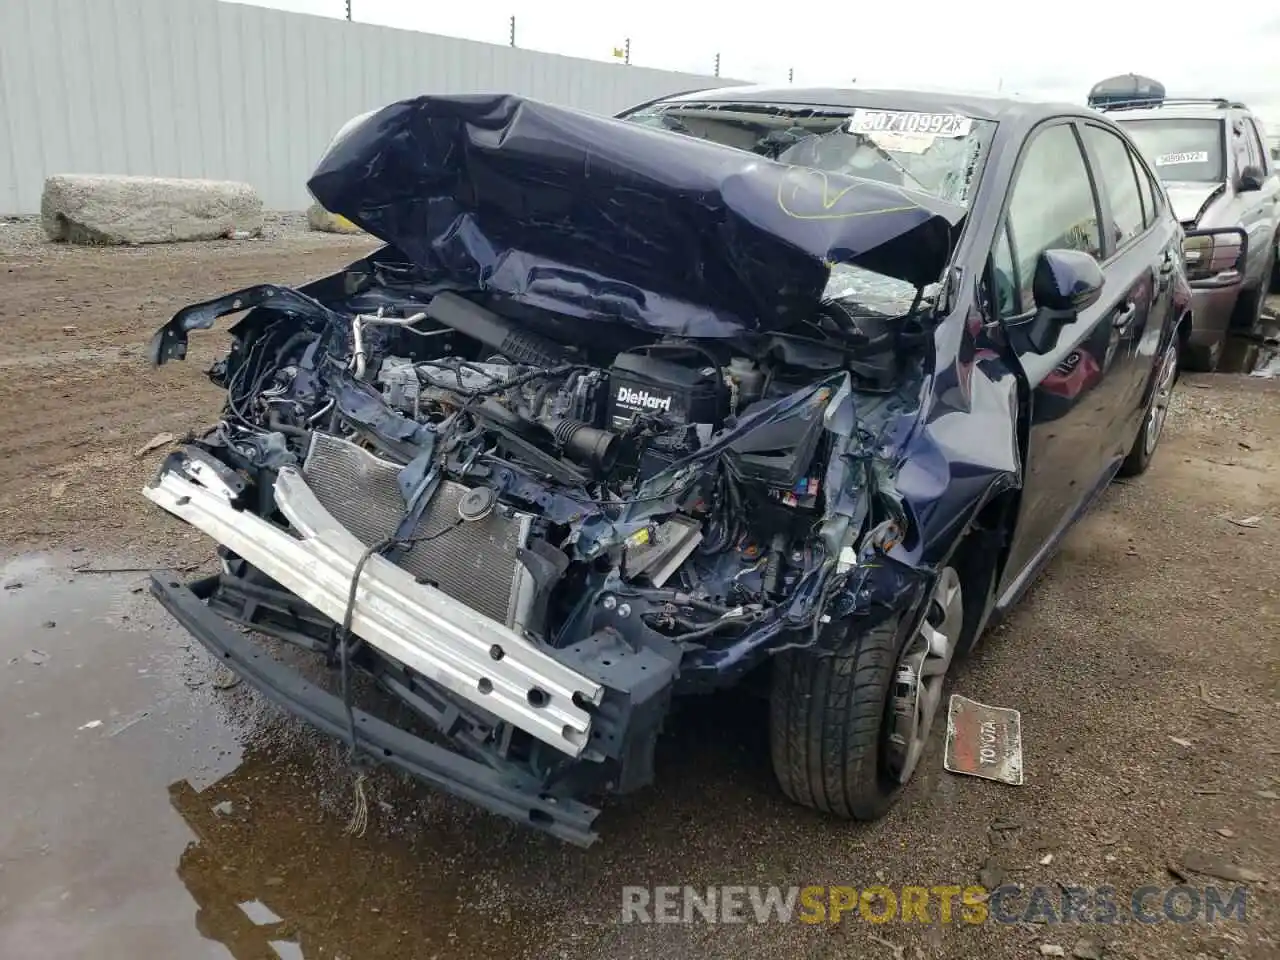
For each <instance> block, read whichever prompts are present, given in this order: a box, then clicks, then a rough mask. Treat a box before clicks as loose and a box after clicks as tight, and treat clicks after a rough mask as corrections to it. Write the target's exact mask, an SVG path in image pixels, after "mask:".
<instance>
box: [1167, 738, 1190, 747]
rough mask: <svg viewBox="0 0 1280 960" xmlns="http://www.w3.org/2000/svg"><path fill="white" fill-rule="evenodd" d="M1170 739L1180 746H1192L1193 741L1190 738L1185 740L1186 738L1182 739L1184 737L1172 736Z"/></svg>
mask: <svg viewBox="0 0 1280 960" xmlns="http://www.w3.org/2000/svg"><path fill="white" fill-rule="evenodd" d="M1169 739H1170V740H1172V741H1173V742H1174V743H1176V744H1177V745H1178V746H1180V747H1189V746H1191V741H1190V740H1184V739H1182V737H1170V738H1169Z"/></svg>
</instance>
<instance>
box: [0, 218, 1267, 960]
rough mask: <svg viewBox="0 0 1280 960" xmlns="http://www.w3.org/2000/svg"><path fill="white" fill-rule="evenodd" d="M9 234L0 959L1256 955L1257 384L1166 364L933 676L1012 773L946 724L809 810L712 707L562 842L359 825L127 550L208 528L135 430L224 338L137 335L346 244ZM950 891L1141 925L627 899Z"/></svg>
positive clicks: (395, 791) (316, 745) (755, 741)
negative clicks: (952, 751) (628, 912)
mask: <svg viewBox="0 0 1280 960" xmlns="http://www.w3.org/2000/svg"><path fill="white" fill-rule="evenodd" d="M28 228H29V225H27V224H22V223H16V224H15V223H5V224H3V225H0V294H2V295H0V329H2V330H4V332H5V337H4V338H3V342H2V343H0V410H3V411H4V413H3V418H2V419H0V423H2V424H3V427H4V429H3V431H2V432H0V538H2V540H0V583H2V584H3V586H4V588H5V589H3V590H2V591H0V617H2V618H3V620H4V622H5V625H6V629H5V630H4V631H0V806H2V807H3V809H4V811H5V816H4V817H3V818H0V956H4V957H28V956H31V957H34V956H39V957H42V958H49V960H55V958H64V957H65V958H71V957H83V956H94V957H98V958H115V957H137V956H175V957H226V956H234V957H236V958H238V960H247V958H254V960H256V958H259V957H293V956H306V957H327V958H336V957H346V958H366V957H370V958H380V957H397V958H399V957H415V958H416V957H423V958H429V957H437V958H440V960H447V958H454V957H479V956H486V957H529V958H547V960H557V958H587V960H590V958H606V957H649V956H654V955H663V956H667V957H670V958H672V960H675V958H683V957H703V956H714V957H721V956H723V957H740V956H761V957H784V956H806V957H859V958H868V960H874V958H884V960H893V958H895V957H901V958H903V960H917V958H920V957H929V958H932V957H945V958H952V957H954V958H972V957H984V958H988V960H1006V958H1008V960H1013V958H1023V957H1038V956H1064V955H1065V956H1068V957H1071V956H1076V957H1088V956H1094V955H1097V956H1102V957H1107V958H1132V960H1139V958H1141V960H1173V958H1184V957H1185V958H1210V957H1212V958H1218V957H1242V958H1243V957H1247V958H1264V957H1266V958H1274V957H1276V956H1280V903H1278V902H1277V896H1276V892H1275V891H1276V885H1277V884H1280V737H1278V736H1277V733H1280V722H1278V719H1280V717H1278V714H1280V643H1278V642H1277V640H1276V633H1277V628H1278V627H1280V577H1278V576H1277V570H1280V385H1278V384H1276V383H1275V382H1274V381H1265V380H1260V379H1252V378H1248V377H1242V376H1216V377H1188V378H1185V379H1184V380H1183V382H1182V384H1181V385H1180V387H1179V389H1178V392H1177V394H1176V397H1175V403H1174V407H1173V412H1172V416H1171V421H1170V424H1169V427H1168V430H1167V432H1166V435H1165V438H1164V441H1163V446H1162V449H1161V450H1160V452H1159V454H1158V456H1157V458H1156V462H1155V464H1154V466H1153V468H1152V470H1151V472H1150V473H1149V474H1148V475H1147V476H1145V477H1143V478H1141V479H1138V480H1135V481H1130V482H1124V483H1122V484H1117V485H1115V486H1114V487H1113V488H1112V489H1111V490H1109V491H1108V492H1107V494H1106V495H1105V496H1104V497H1103V499H1102V501H1101V502H1100V503H1099V504H1098V506H1097V507H1096V509H1095V510H1094V511H1093V512H1092V513H1091V515H1090V516H1088V517H1087V518H1086V519H1085V520H1084V521H1083V522H1082V523H1081V524H1080V525H1079V526H1078V527H1077V528H1076V529H1075V530H1074V531H1073V532H1072V533H1071V535H1070V536H1069V537H1068V539H1067V542H1066V544H1065V546H1064V547H1063V549H1062V551H1061V553H1060V554H1059V556H1058V557H1057V558H1056V559H1055V560H1054V561H1053V563H1052V565H1051V566H1050V568H1049V570H1048V571H1047V572H1046V574H1045V575H1044V576H1043V577H1042V578H1041V580H1040V582H1039V583H1038V584H1037V585H1036V586H1035V587H1034V588H1033V590H1032V591H1031V593H1030V595H1029V596H1028V597H1027V598H1026V600H1025V601H1024V602H1023V604H1022V605H1021V606H1020V608H1019V609H1018V610H1017V611H1016V613H1015V614H1014V615H1013V616H1012V617H1011V618H1010V619H1009V620H1008V621H1006V622H1005V623H1004V624H1002V625H1000V626H999V627H998V628H997V629H996V630H995V631H994V632H993V633H992V634H991V635H990V636H989V638H988V639H987V641H986V642H985V643H984V645H983V646H982V647H981V648H980V649H979V650H978V651H977V653H976V654H975V655H974V656H973V657H972V658H971V659H970V660H968V661H967V662H965V663H964V664H962V665H961V666H959V667H958V669H957V670H956V674H955V678H954V690H955V691H956V692H959V693H963V694H965V695H966V696H969V697H972V698H974V699H977V700H980V701H983V702H987V703H994V704H1001V705H1005V706H1011V707H1016V708H1018V709H1020V710H1021V711H1022V723H1023V736H1024V739H1025V762H1026V770H1027V783H1026V785H1025V786H1023V787H1006V786H1002V785H998V784H994V783H989V782H985V781H979V780H973V779H965V778H960V777H955V776H952V775H949V774H946V773H945V772H943V771H942V769H941V749H940V743H938V744H935V748H934V750H933V751H932V752H931V753H930V755H929V756H928V757H927V758H926V760H925V761H924V762H923V764H922V767H921V772H920V774H919V775H918V777H917V779H916V781H915V782H914V783H913V784H912V786H911V787H910V788H909V789H908V791H907V793H906V796H905V797H904V799H903V801H902V803H901V804H900V805H899V806H898V807H897V808H896V809H895V810H894V811H893V812H892V813H891V814H890V815H889V816H888V817H886V818H885V819H884V820H883V821H881V822H879V823H874V824H866V825H859V824H848V823H841V822H835V821H832V820H828V819H824V818H822V817H820V816H817V815H815V814H812V813H810V812H807V811H805V810H801V809H798V808H796V807H794V806H791V805H789V804H788V803H786V802H785V801H784V800H783V799H782V797H781V795H780V793H779V791H778V789H777V787H776V786H775V784H774V783H773V781H772V776H771V773H770V771H769V766H768V754H767V748H766V745H767V739H766V731H765V712H764V710H763V709H762V708H761V706H760V705H759V704H758V703H756V702H755V701H752V700H750V699H748V698H745V697H726V698H717V699H711V700H707V701H702V702H698V703H696V704H693V705H692V706H691V707H690V708H689V709H688V711H687V713H686V714H685V715H684V716H683V717H682V718H681V719H680V722H678V723H677V724H674V725H673V726H674V729H673V731H672V733H671V735H670V736H669V737H668V738H667V740H666V742H665V743H664V744H663V746H662V749H661V753H660V757H659V770H660V783H659V785H658V786H656V787H655V788H653V789H651V790H648V791H645V792H644V793H642V794H640V795H637V796H634V797H630V798H627V799H625V800H620V801H616V802H613V803H610V804H609V805H608V806H607V808H606V811H605V814H604V815H603V816H602V817H601V820H600V823H599V826H600V828H601V830H602V832H603V840H602V841H601V842H600V843H599V844H597V845H596V846H595V847H594V848H592V849H590V850H586V851H582V850H577V849H572V848H568V847H565V846H563V845H560V844H557V843H556V842H554V841H551V840H549V839H547V838H545V837H542V836H540V835H536V834H533V833H530V832H528V831H524V830H522V829H519V828H517V827H515V826H512V825H510V824H507V823H506V822H505V821H500V820H497V819H495V818H493V817H491V816H489V815H487V814H483V813H480V812H478V811H476V810H473V809H471V808H468V807H466V806H465V805H462V804H460V803H456V802H454V801H452V800H449V799H447V798H443V797H441V796H439V795H437V794H435V793H433V792H432V791H430V790H428V789H427V788H425V787H421V786H419V785H416V784H414V783H411V782H406V781H405V780H403V779H401V778H399V777H396V776H392V775H390V774H388V773H386V772H377V773H375V774H374V775H373V776H372V777H371V778H370V781H369V784H368V797H369V809H370V818H369V819H370V823H369V829H368V831H367V832H366V833H365V835H364V836H362V837H353V836H349V835H347V834H346V833H345V832H344V829H343V828H344V826H345V824H346V822H347V818H348V816H349V814H350V811H351V797H352V793H351V787H352V778H351V774H350V772H349V771H348V770H347V769H346V768H345V766H344V765H343V763H342V762H341V750H340V747H339V746H338V745H336V744H333V743H331V742H329V741H327V740H325V739H323V738H321V737H319V736H317V735H315V734H314V733H312V732H310V731H308V730H307V729H305V728H304V727H302V726H301V725H300V724H298V723H297V722H295V721H293V720H290V719H288V718H285V717H282V716H281V715H280V714H279V713H278V712H277V711H276V710H274V709H273V708H272V707H270V706H269V705H266V704H264V703H263V701H262V700H261V699H260V698H259V697H257V696H256V695H255V694H253V693H252V692H251V691H248V690H246V689H245V688H244V686H243V685H234V684H230V683H229V682H228V678H227V677H226V676H224V675H222V674H221V673H220V672H219V671H218V670H217V669H216V667H215V666H214V665H212V664H211V663H210V662H209V659H208V658H207V656H206V655H205V654H204V652H203V650H202V649H201V648H200V647H199V645H198V644H195V643H194V642H193V641H192V640H191V639H190V638H189V637H187V636H185V635H184V634H183V633H182V631H181V630H179V629H177V628H176V627H175V626H174V625H173V624H172V623H171V622H169V621H168V619H167V618H166V617H165V616H164V615H163V614H161V613H160V612H159V611H158V610H157V608H156V607H155V605H154V604H153V603H152V602H151V601H150V600H149V599H148V598H147V596H146V595H145V593H144V592H143V590H142V587H143V584H144V582H145V578H144V577H143V576H142V575H141V574H140V573H138V572H134V571H133V570H132V569H131V568H148V567H150V566H152V565H167V566H177V567H182V568H187V569H195V568H196V567H197V566H199V565H200V564H202V563H204V562H206V561H207V559H208V556H209V545H208V544H207V543H206V542H204V541H203V540H201V539H199V538H197V537H195V536H191V535H188V534H187V532H186V531H185V530H184V529H182V528H181V527H180V526H179V525H178V524H176V523H174V522H171V521H169V520H168V519H167V518H166V517H165V516H164V515H162V514H161V513H160V512H159V511H157V510H156V509H154V508H152V507H151V506H150V505H149V504H148V503H146V501H144V500H143V499H142V498H141V497H140V496H139V495H138V489H139V487H140V486H141V485H142V483H143V482H144V481H145V479H146V478H147V476H148V475H149V474H150V473H151V472H152V471H153V470H154V469H155V467H156V465H157V463H158V462H159V461H160V459H161V458H162V457H163V456H164V451H165V449H166V446H165V445H164V444H161V445H160V446H158V447H156V448H155V449H151V450H148V451H147V452H140V451H142V450H143V448H144V447H147V446H149V445H150V444H149V442H150V441H152V440H153V439H155V438H156V437H157V435H161V434H171V435H173V436H174V437H177V438H180V437H182V436H183V435H184V434H185V433H186V432H187V431H189V430H192V429H196V428H199V427H201V426H203V425H204V424H206V423H207V422H208V421H209V420H210V418H211V417H212V416H214V415H215V414H216V412H217V410H218V408H219V405H220V402H221V400H220V396H219V394H218V392H217V391H216V390H214V389H213V388H212V387H211V386H210V385H209V384H208V383H207V381H206V380H205V379H204V377H203V375H202V370H203V368H204V367H206V366H207V365H208V363H209V362H210V361H211V360H213V359H214V358H215V357H216V356H218V355H219V354H220V352H221V351H222V350H223V349H224V347H225V338H224V336H222V335H221V334H211V335H203V336H196V337H193V338H192V351H191V358H190V361H189V362H188V363H185V364H173V365H170V366H166V367H165V368H163V369H161V370H158V371H157V370H152V369H150V368H149V367H148V366H147V365H146V363H145V360H144V356H145V351H146V345H147V342H148V340H149V338H150V336H151V334H152V332H153V331H154V330H155V328H156V327H157V326H159V325H160V324H161V323H162V322H163V321H164V320H166V319H167V318H168V317H169V316H170V315H171V314H172V313H173V312H174V311H175V310H176V309H177V308H178V307H180V306H182V305H184V304H186V303H188V302H191V301H195V300H200V299H205V298H208V297H212V296H214V295H217V294H220V293H224V292H227V291H229V290H232V289H235V288H237V287H240V286H245V285H248V284H251V283H254V282H259V281H278V282H299V281H302V280H304V279H306V278H309V277H314V276H318V275H321V274H324V273H326V272H329V271H331V270H332V269H333V268H335V267H337V266H338V265H340V264H342V263H344V262H347V261H349V260H352V259H354V258H355V257H357V256H359V255H360V253H361V252H362V251H364V250H366V249H368V241H366V240H365V239H363V238H359V237H341V236H332V235H320V234H309V233H306V232H304V231H303V230H302V229H300V228H299V227H298V224H297V223H296V222H295V221H279V222H275V223H273V224H270V225H269V228H268V233H267V237H266V239H263V240H256V241H224V242H218V243H213V244H201V245H181V246H171V247H157V248H149V249H118V250H90V249H75V248H65V247H55V246H51V245H49V244H45V243H42V242H40V241H39V240H38V239H37V238H33V237H31V236H29V235H28V232H29V230H28ZM89 570H118V571H121V572H117V573H90V572H87V571H89ZM1224 875H1225V876H1224ZM1215 877H1217V878H1215ZM979 882H982V883H985V884H986V885H987V886H991V885H994V884H997V883H1000V882H1004V883H1014V884H1019V885H1021V886H1022V887H1023V888H1024V889H1027V888H1031V887H1039V888H1040V889H1042V890H1043V891H1044V892H1045V893H1046V894H1048V895H1049V896H1051V897H1052V898H1053V902H1054V904H1060V899H1059V898H1060V896H1061V895H1062V891H1063V889H1064V888H1066V887H1073V886H1083V887H1086V888H1090V889H1096V888H1098V887H1110V888H1113V889H1114V891H1115V893H1114V894H1113V898H1114V900H1115V902H1116V903H1117V905H1118V908H1119V911H1118V912H1119V913H1120V915H1121V919H1122V920H1125V918H1126V917H1127V916H1128V914H1129V909H1128V908H1129V905H1130V898H1131V895H1132V894H1133V892H1134V891H1140V890H1142V888H1144V887H1153V888H1160V892H1159V893H1156V894H1149V895H1148V896H1147V898H1146V900H1145V901H1144V903H1145V905H1146V906H1147V908H1148V909H1149V910H1150V911H1151V914H1153V915H1155V916H1156V918H1157V919H1158V920H1159V921H1160V922H1154V923H1143V922H1135V921H1133V920H1132V919H1127V920H1126V921H1125V922H1119V923H1114V924H1091V925H1081V924H1072V925H1065V924H1054V923H1034V922H1023V923H1002V922H995V921H994V920H989V921H988V922H986V923H983V924H978V925H971V924H967V923H964V922H952V923H941V922H938V921H939V911H938V901H937V899H936V898H935V899H934V900H933V901H931V908H930V909H931V914H930V915H931V917H932V919H933V920H934V921H935V922H933V923H930V924H921V923H918V922H912V923H902V922H900V921H899V920H898V919H894V920H891V921H890V922H887V923H882V924H872V923H870V922H868V921H866V920H864V919H861V918H860V917H859V916H858V911H857V910H854V911H853V912H851V913H849V914H846V916H845V918H844V921H843V922H841V923H839V924H830V923H822V924H814V925H809V924H802V923H798V922H791V923H776V922H769V923H764V924H761V923H756V922H754V920H753V921H750V922H746V923H737V924H724V923H722V924H709V923H705V922H702V921H700V920H695V922H693V923H691V924H684V923H664V924H639V923H628V924H622V923H620V922H619V918H620V916H621V906H622V900H623V892H622V891H623V887H625V886H629V885H640V886H646V887H647V886H655V885H674V886H683V885H690V886H692V887H695V888H701V889H702V890H704V891H705V888H707V887H708V886H713V885H714V886H723V885H738V886H747V887H750V886H753V885H759V886H769V885H780V886H784V887H790V886H801V887H803V886H808V885H824V886H825V885H850V886H853V887H857V888H864V887H866V886H868V885H884V886H887V887H889V888H891V889H897V890H900V888H901V887H903V886H908V885H911V886H915V885H921V886H926V887H936V886H949V885H955V886H959V887H964V886H968V885H972V884H976V883H979ZM1183 882H1185V884H1186V885H1187V886H1189V887H1191V888H1193V890H1194V891H1195V895H1196V896H1197V897H1203V896H1205V888H1206V887H1207V886H1209V885H1215V886H1217V887H1218V888H1220V890H1222V891H1223V892H1224V893H1229V892H1230V890H1231V888H1233V887H1234V886H1236V885H1237V884H1239V885H1241V886H1243V887H1244V888H1245V889H1246V891H1247V900H1246V916H1245V922H1243V923H1240V922H1237V921H1222V920H1219V921H1218V922H1216V923H1206V922H1204V920H1203V901H1200V903H1201V911H1200V913H1199V915H1198V916H1197V918H1196V919H1195V920H1194V921H1193V922H1189V923H1177V922H1172V921H1170V920H1167V919H1165V918H1164V916H1163V907H1162V904H1163V902H1164V900H1163V898H1164V890H1165V889H1167V888H1169V887H1171V886H1174V885H1177V884H1179V883H1183ZM1176 896H1177V897H1180V898H1181V899H1175V901H1174V905H1175V907H1177V908H1178V910H1179V911H1180V912H1181V913H1182V914H1183V915H1186V914H1188V913H1189V912H1191V911H1190V904H1191V900H1190V899H1189V898H1190V896H1191V894H1189V893H1187V892H1185V891H1184V892H1183V893H1181V894H1178V895H1176ZM1027 905H1028V898H1027V897H1026V896H1023V897H1022V898H1021V899H1015V900H1011V901H1009V904H1008V905H1006V909H1005V912H1006V914H1007V913H1009V912H1012V913H1015V914H1019V915H1022V914H1023V913H1025V912H1026V911H1027ZM1093 907H1094V909H1091V910H1090V911H1089V912H1088V915H1089V916H1090V917H1093V918H1096V917H1097V915H1098V909H1096V908H1097V907H1098V902H1097V900H1096V897H1095V900H1094V901H1093ZM747 913H748V915H750V914H751V911H750V909H749V908H748V911H747ZM695 916H696V914H695ZM1024 919H1026V920H1028V921H1030V920H1033V919H1037V918H1035V917H1030V916H1027V917H1025V918H1024ZM1038 919H1045V917H1044V916H1043V915H1042V916H1040V917H1039V918H1038ZM273 944H274V945H273ZM1055 948H1061V952H1059V951H1058V950H1057V949H1055Z"/></svg>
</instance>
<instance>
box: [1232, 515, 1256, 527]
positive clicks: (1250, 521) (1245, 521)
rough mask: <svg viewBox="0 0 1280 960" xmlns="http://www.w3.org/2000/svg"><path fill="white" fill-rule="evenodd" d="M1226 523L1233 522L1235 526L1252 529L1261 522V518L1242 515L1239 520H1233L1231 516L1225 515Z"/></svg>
mask: <svg viewBox="0 0 1280 960" xmlns="http://www.w3.org/2000/svg"><path fill="white" fill-rule="evenodd" d="M1227 523H1234V524H1235V525H1236V526H1237V527H1248V528H1249V529H1250V530H1252V529H1253V528H1254V527H1256V526H1258V525H1259V524H1260V523H1262V518H1261V517H1257V516H1254V517H1243V518H1241V519H1239V520H1233V519H1232V518H1231V517H1227Z"/></svg>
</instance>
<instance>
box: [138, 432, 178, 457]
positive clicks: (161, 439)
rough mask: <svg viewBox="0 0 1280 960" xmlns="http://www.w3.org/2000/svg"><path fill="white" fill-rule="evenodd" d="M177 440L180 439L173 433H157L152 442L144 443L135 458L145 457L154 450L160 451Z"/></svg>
mask: <svg viewBox="0 0 1280 960" xmlns="http://www.w3.org/2000/svg"><path fill="white" fill-rule="evenodd" d="M177 439H178V438H177V437H175V436H174V435H173V434H172V433H157V434H156V435H155V436H154V437H152V438H151V439H150V440H148V441H147V442H146V443H144V444H143V445H142V446H141V447H139V448H138V449H137V451H136V452H135V453H134V456H135V457H145V456H146V455H147V454H148V453H150V452H151V451H152V450H159V449H160V448H161V447H163V446H164V445H165V444H166V443H173V441H175V440H177Z"/></svg>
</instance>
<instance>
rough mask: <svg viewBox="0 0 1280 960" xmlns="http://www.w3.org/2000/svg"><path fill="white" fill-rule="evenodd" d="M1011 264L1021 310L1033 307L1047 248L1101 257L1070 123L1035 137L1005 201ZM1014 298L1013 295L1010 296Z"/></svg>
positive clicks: (1082, 163)
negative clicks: (1034, 285)
mask: <svg viewBox="0 0 1280 960" xmlns="http://www.w3.org/2000/svg"><path fill="white" fill-rule="evenodd" d="M1008 227H1009V239H1010V240H1011V241H1012V243H1011V247H1012V249H1011V250H1010V254H1011V256H1010V258H1009V259H1010V261H1011V263H1010V265H1011V266H1012V268H1013V271H1014V274H1015V277H1016V279H1015V280H1014V283H1015V284H1016V288H1017V289H1018V291H1019V292H1020V296H1019V297H1018V298H1016V300H1014V301H1013V302H1018V303H1020V305H1021V309H1022V310H1029V309H1030V308H1031V306H1032V305H1033V301H1032V297H1031V280H1032V277H1033V276H1034V275H1035V267H1036V260H1037V259H1038V258H1039V256H1040V254H1041V253H1043V252H1044V251H1045V250H1055V249H1056V250H1082V251H1084V252H1085V253H1088V254H1091V255H1093V256H1094V257H1100V256H1101V253H1102V250H1101V244H1100V243H1099V234H1098V208H1097V205H1096V203H1095V201H1094V196H1093V184H1092V182H1091V181H1090V180H1089V170H1088V167H1086V166H1085V161H1084V154H1083V153H1082V152H1081V151H1080V142H1079V141H1078V140H1077V139H1076V135H1075V132H1074V131H1073V130H1072V128H1071V126H1070V125H1069V124H1058V125H1056V126H1052V127H1049V128H1047V129H1045V130H1042V131H1041V132H1040V133H1038V134H1035V135H1034V139H1032V141H1031V143H1030V144H1029V145H1028V146H1027V148H1026V152H1025V153H1024V154H1023V158H1022V166H1021V168H1020V169H1019V170H1018V175H1017V179H1016V180H1015V181H1014V184H1013V191H1012V195H1011V197H1010V199H1009V213H1008ZM1011 299H1012V298H1011Z"/></svg>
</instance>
